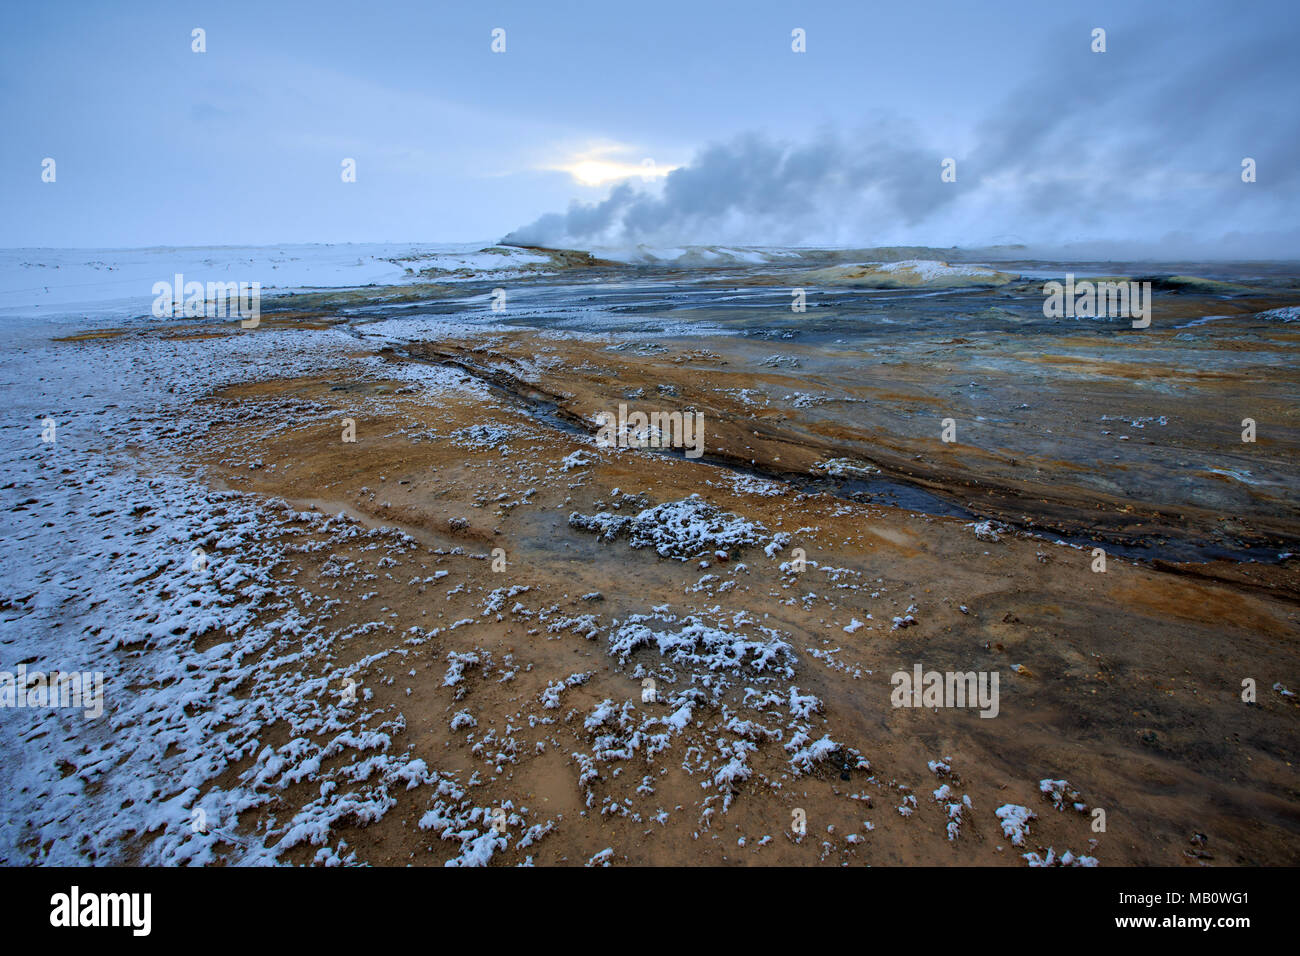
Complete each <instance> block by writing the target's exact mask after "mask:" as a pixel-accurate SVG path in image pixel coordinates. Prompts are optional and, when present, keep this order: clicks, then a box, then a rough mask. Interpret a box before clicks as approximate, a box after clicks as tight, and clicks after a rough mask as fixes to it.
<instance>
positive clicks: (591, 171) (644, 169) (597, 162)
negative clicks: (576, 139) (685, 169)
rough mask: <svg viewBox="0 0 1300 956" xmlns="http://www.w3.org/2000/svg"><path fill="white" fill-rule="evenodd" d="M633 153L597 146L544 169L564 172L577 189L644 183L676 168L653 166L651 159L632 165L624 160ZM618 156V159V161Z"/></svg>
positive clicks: (619, 147) (653, 162)
mask: <svg viewBox="0 0 1300 956" xmlns="http://www.w3.org/2000/svg"><path fill="white" fill-rule="evenodd" d="M632 152H633V151H632V149H631V148H630V147H627V146H619V145H607V146H597V147H594V148H592V149H588V150H585V151H583V152H580V153H575V154H573V155H571V156H570V157H568V158H567V159H565V160H563V161H561V162H559V163H555V164H552V165H549V166H547V167H545V168H546V169H553V170H557V171H559V172H564V173H568V174H569V175H570V176H572V177H573V181H574V182H576V183H577V184H578V185H580V186H605V185H608V184H609V183H614V182H618V181H619V180H621V179H632V178H633V177H640V178H641V179H642V180H644V181H645V182H652V181H654V180H656V179H662V178H663V177H664V176H667V175H668V174H669V173H671V172H672V171H673V170H674V169H677V168H678V167H677V166H676V165H671V164H664V165H661V164H659V163H656V162H655V160H654V159H653V158H651V157H648V156H647V157H645V158H643V159H641V160H640V161H638V162H633V161H631V160H629V159H627V158H626V157H627V156H628V155H629V154H631V153H632ZM620 157H622V158H620Z"/></svg>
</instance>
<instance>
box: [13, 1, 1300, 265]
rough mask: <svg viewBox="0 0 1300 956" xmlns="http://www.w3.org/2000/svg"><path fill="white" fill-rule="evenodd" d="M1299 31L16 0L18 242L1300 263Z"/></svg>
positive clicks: (424, 6) (1096, 17)
mask: <svg viewBox="0 0 1300 956" xmlns="http://www.w3.org/2000/svg"><path fill="white" fill-rule="evenodd" d="M196 28H201V29H202V30H204V31H205V34H204V40H205V45H206V52H202V53H196V52H194V51H193V49H192V47H193V42H194V41H193V37H192V31H193V30H194V29H196ZM498 28H500V29H503V30H504V31H505V35H504V41H505V50H504V52H494V51H493V49H492V45H493V31H494V30H495V29H498ZM796 28H798V29H801V30H803V31H804V35H805V37H806V51H805V52H802V53H796V52H794V51H793V49H792V42H793V41H792V30H794V29H796ZM1096 28H1102V29H1104V30H1105V31H1106V38H1105V39H1106V50H1105V52H1104V53H1100V52H1094V51H1093V50H1092V48H1091V47H1092V45H1093V43H1094V39H1093V31H1094V29H1096ZM1298 41H1300V4H1297V3H1295V2H1290V0H1288V2H1255V3H1251V4H1249V5H1242V4H1239V3H1230V2H1196V0H1179V2H1170V3H1165V2H1149V3H1137V2H1133V0H1124V2H1115V3H1108V2H1075V0H1055V2H1037V3H1027V2H1025V3H1022V2H1002V3H999V2H993V0H983V2H980V3H970V2H968V0H961V2H929V3H927V2H908V3H901V4H899V3H895V4H882V3H877V2H868V0H861V2H852V3H848V2H841V3H817V2H802V3H800V2H789V3H775V2H761V0H747V2H727V0H717V2H701V0H694V2H675V0H656V2H655V3H648V4H633V3H606V4H596V3H573V2H564V0H550V2H547V3H544V4H538V3H535V2H534V3H491V2H473V3H469V2H466V3H439V2H431V0H423V2H418V3H417V2H394V3H383V2H371V3H356V2H346V3H343V2H334V0H313V2H310V3H299V2H284V3H274V2H266V0H262V2H257V3H245V2H240V0H234V2H230V0H227V2H220V3H216V2H213V3H186V2H167V3H147V2H142V3H113V4H105V3H99V2H82V3H74V2H57V0H46V2H42V3H35V4H18V3H11V4H6V5H5V6H4V10H3V13H0V122H3V127H4V130H5V135H4V136H3V138H0V211H2V212H3V214H2V215H0V247H9V248H12V247H35V246H54V247H110V248H123V247H146V246H169V245H261V244H275V243H287V242H382V241H391V242H431V243H435V242H470V241H473V242H477V241H484V242H491V241H497V240H500V239H502V238H503V237H507V236H509V237H510V238H511V240H512V241H522V242H531V243H538V244H547V245H574V246H578V247H582V248H596V247H605V246H613V245H631V244H637V243H647V244H652V245H681V244H695V243H713V242H725V243H735V244H740V243H743V244H751V245H773V244H791V245H852V246H871V245H898V244H924V245H935V246H948V245H964V246H975V245H986V244H991V243H1026V244H1029V245H1031V246H1041V247H1044V248H1048V247H1058V246H1060V247H1064V246H1068V245H1071V244H1087V243H1114V244H1116V247H1117V248H1119V247H1123V246H1126V245H1127V246H1129V247H1132V248H1158V249H1161V250H1164V251H1168V252H1171V253H1172V252H1179V253H1196V254H1201V255H1205V256H1228V257H1231V256H1233V255H1240V256H1245V257H1251V258H1283V257H1300V188H1297V187H1300V108H1298V107H1297V104H1300V66H1297V60H1296V56H1295V51H1296V49H1297V48H1298ZM1246 158H1251V159H1253V160H1254V161H1255V177H1256V179H1255V181H1254V182H1250V183H1246V182H1243V181H1242V162H1243V160H1244V159H1246ZM46 159H53V160H54V174H55V175H54V181H53V182H45V181H43V179H42V175H43V163H44V161H45V160H46ZM346 159H352V160H354V161H355V168H356V177H355V179H356V181H355V182H344V181H343V176H342V172H343V162H344V160H346ZM945 159H952V160H954V163H955V165H954V167H953V168H954V169H955V181H953V182H945V181H943V179H942V175H941V174H942V171H943V168H942V164H943V161H944V160H945Z"/></svg>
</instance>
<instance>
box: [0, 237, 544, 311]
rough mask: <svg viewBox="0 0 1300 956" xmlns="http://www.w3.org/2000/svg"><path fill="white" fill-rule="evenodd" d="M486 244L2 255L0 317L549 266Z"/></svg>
mask: <svg viewBox="0 0 1300 956" xmlns="http://www.w3.org/2000/svg"><path fill="white" fill-rule="evenodd" d="M547 261H548V260H547V257H546V256H543V255H539V254H538V253H535V252H531V251H529V250H526V249H514V248H507V247H501V246H493V245H492V244H491V243H487V242H484V243H459V244H429V243H418V244H417V243H357V244H352V243H348V244H341V245H281V246H242V247H241V246H212V247H207V248H203V247H187V248H171V247H165V246H160V247H157V248H152V249H0V318H3V317H5V316H14V315H35V316H41V315H46V314H50V313H67V312H71V311H78V312H85V311H87V310H89V311H92V312H96V313H99V314H103V315H108V314H112V313H114V312H118V311H120V312H125V313H129V314H133V315H140V314H143V313H147V312H148V311H149V307H150V304H151V303H152V302H153V299H154V293H153V291H152V290H153V285H154V283H155V282H171V281H172V280H173V277H174V276H175V275H176V274H177V273H180V274H182V275H184V276H185V279H186V281H187V282H188V281H198V282H203V283H205V284H206V283H208V282H260V283H261V284H262V291H263V293H264V294H265V293H273V292H283V291H287V290H291V289H301V288H313V289H324V288H342V287H350V286H364V285H371V284H378V285H391V284H399V283H402V282H409V281H414V280H416V279H418V278H420V276H419V273H420V271H422V270H432V271H431V273H430V274H431V275H436V276H439V277H441V278H455V277H457V276H458V275H461V276H463V275H465V274H474V275H505V274H509V273H511V272H517V271H519V270H521V269H527V268H529V267H537V266H539V265H541V264H543V263H546V262H547Z"/></svg>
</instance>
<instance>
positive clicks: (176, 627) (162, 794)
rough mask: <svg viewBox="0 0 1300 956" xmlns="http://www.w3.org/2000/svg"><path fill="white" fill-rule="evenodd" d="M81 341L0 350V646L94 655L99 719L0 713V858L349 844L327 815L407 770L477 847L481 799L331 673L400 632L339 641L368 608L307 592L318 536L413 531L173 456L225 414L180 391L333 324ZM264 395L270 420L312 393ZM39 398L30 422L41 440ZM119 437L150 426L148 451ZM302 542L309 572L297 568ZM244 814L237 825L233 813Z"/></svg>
mask: <svg viewBox="0 0 1300 956" xmlns="http://www.w3.org/2000/svg"><path fill="white" fill-rule="evenodd" d="M86 348H87V346H85V345H80V344H58V343H50V342H48V341H46V340H45V338H44V337H43V336H41V335H39V334H34V335H31V336H30V337H28V338H26V339H25V340H24V339H23V338H22V337H21V336H19V335H15V344H14V345H12V346H11V347H10V348H9V349H7V350H6V351H5V352H4V353H2V355H3V357H2V358H0V362H2V363H3V369H2V372H0V374H2V376H3V381H4V382H5V383H7V384H5V385H4V386H0V388H2V389H3V393H4V397H5V400H6V401H7V402H8V403H9V406H10V408H11V409H14V410H16V411H17V413H18V414H16V415H14V416H13V417H11V418H9V419H8V420H7V422H6V423H5V424H4V425H3V426H0V475H2V478H3V487H0V503H2V504H3V506H4V509H5V511H6V512H8V514H9V522H8V524H9V527H8V530H7V533H6V535H5V537H4V542H3V549H4V550H3V558H4V564H5V568H6V572H5V574H4V576H3V582H2V584H0V588H2V590H0V661H2V662H3V664H4V665H5V666H6V667H12V665H13V664H14V663H17V662H27V663H28V665H29V666H30V668H31V669H32V670H37V669H40V670H44V671H47V672H49V671H54V670H66V671H82V672H90V671H100V672H102V673H103V674H104V696H105V701H104V715H103V716H102V717H101V718H99V719H93V720H87V719H85V718H83V716H82V714H81V712H80V711H79V710H59V709H30V708H29V709H14V708H7V709H6V710H5V711H4V713H3V714H2V715H0V719H2V720H3V726H4V733H3V735H0V762H3V765H4V767H5V769H6V776H7V786H6V787H5V788H4V789H3V795H2V796H0V816H2V817H3V821H4V823H3V825H0V862H3V863H5V864H9V865H14V864H27V863H46V864H83V863H88V862H93V863H99V864H110V863H130V862H139V863H146V864H203V863H211V862H214V861H216V860H218V859H221V860H223V861H225V862H227V863H268V862H275V861H276V860H278V859H279V858H280V857H281V856H282V855H283V854H284V853H286V852H287V851H289V850H291V849H293V848H295V847H299V846H304V845H305V846H316V847H319V848H320V849H319V850H318V851H317V853H316V856H315V861H316V862H317V863H322V864H335V863H340V862H349V861H352V860H354V859H355V856H354V854H353V852H352V851H350V850H349V849H348V848H347V846H346V844H344V843H343V842H342V841H336V842H335V845H333V846H331V845H330V844H331V834H332V831H333V828H334V827H335V826H336V825H337V824H339V823H344V822H346V823H349V824H361V825H365V824H367V823H372V822H374V821H377V820H379V819H380V818H382V817H383V816H384V815H385V814H386V813H388V812H389V810H390V809H391V808H392V807H393V806H394V805H395V804H396V802H397V801H396V794H397V793H399V792H405V791H409V790H413V789H418V788H424V789H426V790H428V792H429V794H430V799H432V800H433V806H434V809H433V810H431V811H430V814H431V816H430V817H429V818H428V820H427V825H428V826H430V827H432V828H434V829H435V830H437V831H438V833H439V834H440V835H441V836H442V837H443V838H444V839H449V840H454V841H457V846H458V848H459V851H460V852H461V854H462V857H461V858H463V860H464V861H465V862H477V863H481V862H484V861H486V860H487V859H488V858H489V857H490V856H491V854H492V852H493V850H494V849H496V848H499V847H501V846H504V845H505V840H506V838H498V837H496V836H495V835H494V834H493V832H492V830H491V828H490V826H485V825H484V824H485V820H486V818H485V813H486V812H487V811H486V809H485V808H482V807H478V806H476V805H475V803H474V801H473V799H472V798H471V797H470V796H468V794H467V790H466V785H465V784H464V783H461V782H457V781H456V779H455V778H454V776H453V775H450V774H442V773H436V772H433V771H431V770H430V769H429V768H428V767H427V766H426V765H425V762H424V761H423V760H420V759H415V758H413V757H412V756H411V754H410V753H409V751H408V750H407V749H406V748H404V747H401V746H398V745H397V744H396V743H395V737H396V735H397V734H398V733H400V732H401V731H402V730H403V728H404V726H405V720H404V717H403V716H402V714H401V713H400V712H396V711H394V710H393V709H392V708H391V707H377V706H371V705H369V704H368V699H369V695H368V694H364V693H363V694H360V695H358V694H357V693H355V687H356V683H357V682H356V681H355V680H354V679H353V678H354V675H357V674H359V673H360V672H361V671H362V670H363V669H364V668H365V667H366V666H367V665H369V664H371V663H373V661H374V660H375V658H376V657H383V656H400V655H402V654H405V653H406V652H407V651H406V648H404V647H403V646H402V645H401V643H400V642H396V641H395V642H393V645H392V646H391V647H390V649H388V650H386V651H381V652H379V654H378V655H372V656H371V657H370V658H365V659H355V655H353V654H351V653H350V652H349V651H348V647H349V646H350V643H351V642H353V641H355V640H357V639H358V638H359V637H361V636H363V635H365V634H367V633H371V632H373V631H375V630H383V629H384V628H385V627H387V626H388V625H385V624H384V623H383V622H382V621H379V622H373V621H372V622H369V623H366V624H364V625H362V626H356V625H352V624H346V623H342V622H339V621H336V619H335V615H336V614H337V613H338V611H339V609H340V606H341V603H342V602H340V600H338V599H337V597H331V596H330V595H329V592H328V591H327V590H325V588H327V587H328V586H329V584H330V577H331V576H334V577H338V576H340V575H343V574H344V573H345V570H346V569H347V568H349V567H350V566H351V565H352V563H353V562H349V561H347V560H345V559H342V558H338V559H337V560H336V556H337V555H343V554H345V553H348V552H357V551H365V550H378V551H380V552H381V553H382V554H384V555H386V556H388V557H387V558H386V560H391V559H392V558H393V557H394V556H397V557H399V558H400V557H401V556H402V555H404V554H406V553H408V552H410V551H411V550H412V549H413V548H414V542H413V541H412V540H411V539H410V538H409V537H408V536H407V535H405V534H404V533H402V532H401V531H398V530H396V529H391V528H389V529H374V530H367V529H366V528H365V527H364V526H362V525H360V524H359V523H357V522H356V521H354V520H352V519H350V518H348V517H345V516H343V515H338V516H329V515H325V514H322V513H319V512H316V511H299V510H296V509H295V508H294V507H293V506H291V505H289V504H288V503H286V502H284V501H277V500H270V501H268V500H266V499H264V498H261V497H259V496H256V495H252V494H247V493H242V492H232V491H216V490H211V489H209V488H208V487H207V486H206V483H205V482H204V481H203V480H202V479H201V476H196V475H192V474H187V473H185V471H184V468H183V467H182V465H181V464H180V463H179V462H180V459H181V456H182V454H183V453H184V451H185V448H186V444H187V443H189V442H202V441H203V440H204V436H205V435H207V434H208V433H209V432H210V431H211V430H212V429H220V428H225V427H229V426H231V425H232V424H233V423H234V421H235V419H232V418H230V417H226V418H224V419H223V412H222V411H221V410H220V408H219V407H216V406H213V405H208V406H207V407H205V408H204V410H203V412H202V413H201V414H200V413H198V411H197V410H196V408H195V406H194V404H193V402H194V401H195V400H196V399H199V398H201V397H202V396H203V395H204V394H206V393H207V392H208V391H210V390H212V389H215V388H218V387H221V386H223V385H225V384H228V383H232V382H238V381H242V380H245V379H254V380H256V379H258V378H259V377H265V378H270V377H273V376H276V375H281V376H283V375H290V374H295V373H306V372H308V371H319V370H322V369H327V368H329V367H331V365H332V364H333V363H334V362H336V361H337V359H336V356H337V355H338V352H339V349H338V336H337V335H336V334H333V333H327V332H320V333H318V332H311V331H297V332H295V333H294V334H293V335H291V336H290V335H276V334H274V333H266V334H259V335H257V336H255V337H241V336H237V335H235V336H231V335H221V336H217V337H203V338H201V339H198V340H194V339H191V340H185V339H182V338H179V337H178V338H164V337H158V338H154V339H151V340H150V341H149V343H148V347H146V348H140V347H133V344H132V342H131V341H130V337H129V336H128V337H125V338H124V340H123V342H122V343H121V344H113V345H108V346H105V345H103V344H99V345H96V346H95V352H94V355H93V362H92V360H91V357H90V356H87V355H83V354H81V352H82V350H84V349H86ZM88 367H92V368H93V369H94V372H93V374H91V375H90V381H87V375H88V373H87V371H86V369H87V368H88ZM31 369H37V370H38V372H39V374H38V376H37V377H36V382H37V383H38V384H33V381H32V375H31V371H30V370H31ZM420 387H428V388H433V389H436V388H438V387H441V383H440V382H439V381H438V379H437V377H436V376H434V377H432V378H426V379H424V380H423V381H422V384H421V386H420ZM281 411H282V412H283V413H284V415H283V418H282V421H283V422H285V423H286V424H291V423H292V422H294V421H295V420H297V418H298V417H300V416H302V415H309V414H310V413H311V409H310V407H308V406H302V405H297V406H295V404H294V403H293V402H288V403H284V404H283V405H282V407H281ZM231 414H232V415H234V416H236V418H237V416H238V414H239V413H238V412H233V411H232V412H231ZM47 418H49V419H52V420H53V422H54V423H55V427H56V431H55V440H54V441H52V442H43V441H42V440H41V432H42V428H43V423H44V421H45V419H47ZM132 448H149V449H150V450H151V452H152V454H153V456H154V457H153V462H154V467H151V468H150V469H148V470H145V468H144V466H143V465H142V463H141V461H140V459H139V458H138V457H136V456H135V455H133V454H131V453H129V451H128V450H129V449H132ZM169 461H175V462H177V463H176V465H175V466H174V467H170V468H168V467H163V468H157V467H156V466H157V464H158V463H159V462H161V463H163V465H164V466H165V465H166V464H167V463H168V462H169ZM256 465H257V463H256V462H250V463H249V467H256ZM312 562H315V564H316V565H317V566H318V567H319V570H318V572H317V574H318V578H317V580H316V581H314V582H306V581H303V577H304V575H303V572H304V570H305V569H306V568H307V567H308V566H309V565H311V563H312ZM295 579H296V580H295ZM469 720H470V721H472V718H469ZM461 722H462V723H464V721H463V720H462V721H461ZM272 728H274V733H272V732H271V731H272ZM273 740H274V742H272V741H273ZM219 780H220V782H218V781H219ZM307 781H309V782H310V786H311V788H312V790H313V791H314V794H315V795H314V796H312V795H310V794H304V793H303V784H304V782H307ZM290 793H293V794H296V796H295V797H293V798H292V799H290V800H289V801H288V802H286V801H285V797H286V796H287V795H288V794H290ZM282 806H288V807H289V808H291V812H290V813H288V814H285V813H283V812H282V811H281V812H276V808H277V807H282ZM253 811H256V812H253ZM250 813H251V814H252V816H253V817H255V818H256V819H257V820H258V822H257V824H256V825H255V826H254V827H250V826H247V825H242V824H241V815H249V814H250ZM526 813H527V811H526V810H523V809H520V810H518V811H512V814H513V817H514V818H515V819H518V820H520V821H522V820H523V819H524V817H525V815H526Z"/></svg>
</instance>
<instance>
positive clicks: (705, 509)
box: [569, 495, 766, 561]
mask: <svg viewBox="0 0 1300 956" xmlns="http://www.w3.org/2000/svg"><path fill="white" fill-rule="evenodd" d="M569 525H570V526H571V527H573V528H577V529H579V530H581V531H589V532H591V533H593V534H595V535H597V536H598V537H599V538H600V540H602V541H613V540H615V539H616V538H618V537H621V536H623V535H626V536H627V537H628V543H629V544H630V545H631V546H632V547H634V548H654V550H655V551H656V552H657V553H658V554H659V556H660V557H664V558H676V559H677V560H678V561H689V560H690V559H691V558H694V557H697V556H699V555H701V554H706V553H712V552H717V551H730V550H732V549H736V548H741V547H745V546H750V545H756V544H758V543H759V542H760V541H761V540H762V537H763V536H764V535H765V534H766V529H765V528H763V527H762V526H761V525H759V524H756V523H753V522H750V521H746V520H745V519H744V518H741V517H740V516H739V515H735V514H732V513H730V512H725V511H722V510H721V509H719V508H717V507H715V506H714V505H711V504H709V503H708V502H707V501H705V500H704V499H703V498H701V497H700V496H699V495H691V496H690V497H689V498H683V499H681V500H680V501H670V502H665V503H664V504H661V505H656V506H654V507H653V508H646V509H645V510H644V511H641V512H640V513H639V514H636V515H615V514H610V513H609V512H600V513H597V514H593V515H584V514H580V513H579V512H576V511H575V512H573V513H572V514H570V515H569Z"/></svg>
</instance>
